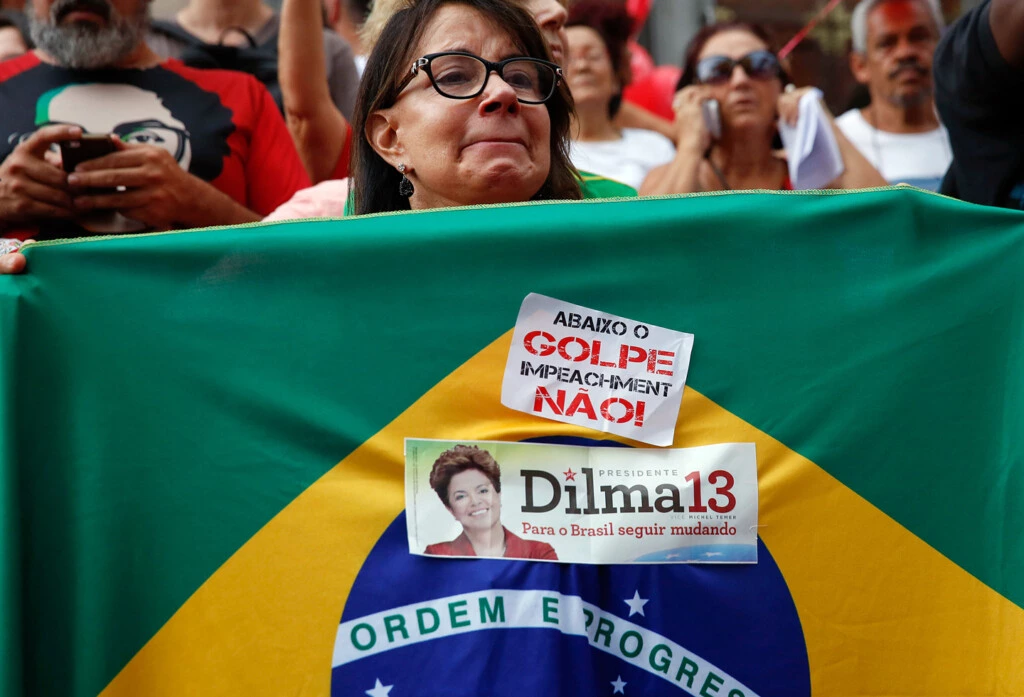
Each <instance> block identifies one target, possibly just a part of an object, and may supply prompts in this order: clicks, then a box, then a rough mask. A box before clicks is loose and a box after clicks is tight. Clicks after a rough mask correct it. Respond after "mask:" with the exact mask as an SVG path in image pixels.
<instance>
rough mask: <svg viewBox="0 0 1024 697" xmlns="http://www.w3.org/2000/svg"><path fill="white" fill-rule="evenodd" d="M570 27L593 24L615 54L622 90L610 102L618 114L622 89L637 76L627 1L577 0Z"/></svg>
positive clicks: (614, 66)
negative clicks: (632, 63) (625, 3)
mask: <svg viewBox="0 0 1024 697" xmlns="http://www.w3.org/2000/svg"><path fill="white" fill-rule="evenodd" d="M565 26H566V28H568V27H589V28H590V29H593V30H594V31H596V32H597V35H598V36H600V37H601V40H602V41H603V42H604V47H605V49H607V51H608V57H609V58H611V62H612V71H613V72H614V73H615V77H616V78H617V79H618V81H619V89H620V92H619V94H617V95H615V96H614V97H612V100H611V103H610V104H609V105H608V112H609V116H612V117H614V116H615V114H617V113H618V111H619V107H621V106H622V92H621V90H622V89H625V87H626V85H628V84H629V83H630V82H632V80H633V72H632V70H630V56H629V34H630V31H631V30H632V28H633V19H632V18H631V17H630V16H629V13H628V12H626V7H625V5H622V4H619V3H617V2H611V1H610V0H577V2H574V3H573V4H572V6H571V7H570V8H569V19H568V21H567V22H566V23H565Z"/></svg>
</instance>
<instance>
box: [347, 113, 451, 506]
mask: <svg viewBox="0 0 1024 697" xmlns="http://www.w3.org/2000/svg"><path fill="white" fill-rule="evenodd" d="M396 126H397V124H396V123H395V119H394V114H393V113H392V112H391V111H389V110H387V109H381V110H379V111H375V112H373V113H372V114H370V117H369V118H368V119H367V120H366V140H367V142H368V143H369V144H370V147H371V148H373V149H374V151H376V153H377V154H378V155H380V156H381V158H382V159H383V160H384V161H385V162H387V163H388V164H390V165H391V166H392V167H397V166H398V163H399V162H400V161H401V159H402V156H403V155H404V154H405V148H403V147H402V144H401V142H400V141H399V138H398V130H397V127H396ZM449 510H451V509H449Z"/></svg>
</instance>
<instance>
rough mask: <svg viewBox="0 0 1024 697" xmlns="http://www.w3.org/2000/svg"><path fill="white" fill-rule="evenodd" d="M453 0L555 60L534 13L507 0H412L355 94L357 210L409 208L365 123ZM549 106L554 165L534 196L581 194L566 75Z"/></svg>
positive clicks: (535, 53)
mask: <svg viewBox="0 0 1024 697" xmlns="http://www.w3.org/2000/svg"><path fill="white" fill-rule="evenodd" d="M451 4H457V5H465V6H467V7H470V8H473V9H475V10H477V11H478V12H480V13H481V14H483V15H484V16H485V17H487V18H489V19H490V20H492V21H493V22H494V24H495V25H496V26H498V27H501V29H503V30H504V31H506V32H508V35H509V36H510V37H511V38H512V40H513V42H514V43H515V44H516V46H517V47H518V49H519V50H521V51H522V52H523V55H526V56H531V57H533V58H543V59H545V60H551V53H550V51H549V50H548V47H547V44H546V43H545V41H544V37H543V36H541V33H540V30H539V29H538V28H537V25H536V24H535V23H534V21H533V18H532V17H531V16H530V14H529V13H527V12H526V11H525V10H523V9H521V8H520V7H518V6H517V5H515V4H513V3H510V2H508V0H412V2H411V3H410V5H409V6H408V7H406V8H405V9H402V10H399V11H398V12H396V13H395V14H394V15H393V16H392V17H391V19H390V20H388V23H387V24H386V25H385V26H384V30H383V31H382V32H381V35H380V38H379V39H378V40H377V43H376V45H375V46H374V48H373V51H372V52H371V53H370V57H369V59H368V60H367V62H366V70H365V71H364V73H363V79H362V81H361V82H360V85H359V96H358V98H357V99H356V108H355V117H354V120H353V123H352V128H353V137H354V141H355V142H354V144H353V147H352V162H351V167H350V171H351V185H352V186H351V189H352V196H353V199H354V211H355V213H356V215H364V214H367V213H382V212H387V211H399V210H409V199H408V198H406V197H404V196H402V195H401V194H399V193H398V184H399V181H401V175H400V174H399V173H398V171H397V170H395V168H394V167H392V166H391V165H390V164H388V163H387V162H386V161H385V160H384V158H382V157H381V156H380V155H379V154H377V152H376V151H375V150H374V149H373V147H372V146H371V145H370V143H369V141H368V140H367V138H366V123H367V120H368V119H369V117H370V114H372V113H374V112H375V111H378V110H380V109H386V108H388V107H389V106H391V105H393V104H394V103H395V100H396V99H397V98H398V94H399V92H400V91H401V89H400V86H401V85H402V81H403V79H404V78H405V77H406V75H408V74H409V69H410V67H411V66H412V62H413V60H415V58H416V56H413V55H412V53H413V51H414V50H416V46H417V44H418V43H419V40H420V37H421V36H422V34H423V31H424V28H425V27H426V26H427V25H428V24H429V22H430V19H431V18H432V17H433V16H434V13H436V12H437V11H438V10H439V9H440V8H441V7H443V6H444V5H451ZM544 106H545V107H546V108H547V110H548V117H549V119H550V121H551V169H550V170H549V171H548V176H547V179H545V180H544V184H543V185H542V186H541V188H540V190H539V191H538V192H537V193H536V194H535V195H534V196H533V199H534V200H540V199H578V198H581V197H582V195H581V194H580V187H579V180H578V179H577V176H576V170H575V168H574V167H573V166H572V162H571V161H570V160H569V125H570V122H571V120H572V113H573V105H572V97H571V96H570V95H569V89H568V88H567V87H566V86H565V82H564V80H563V81H561V82H560V83H559V85H558V88H557V89H556V90H555V94H554V95H552V97H551V98H550V99H549V100H548V101H546V102H545V103H544Z"/></svg>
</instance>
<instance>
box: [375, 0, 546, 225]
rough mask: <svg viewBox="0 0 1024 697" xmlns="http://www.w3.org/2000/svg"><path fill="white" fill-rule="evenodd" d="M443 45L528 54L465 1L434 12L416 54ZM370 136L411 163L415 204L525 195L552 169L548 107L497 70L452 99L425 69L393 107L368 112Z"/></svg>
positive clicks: (395, 161)
mask: <svg viewBox="0 0 1024 697" xmlns="http://www.w3.org/2000/svg"><path fill="white" fill-rule="evenodd" d="M441 51H465V52H468V53H472V54H474V55H477V56H480V57H481V58H484V59H486V60H490V61H500V60H503V59H505V58H509V57H512V56H521V55H523V51H522V50H521V49H520V48H518V47H517V46H516V44H515V42H514V41H513V39H512V37H511V36H509V34H507V33H506V32H505V31H504V30H503V29H501V28H500V27H498V26H496V25H495V24H494V23H493V22H492V21H491V20H490V19H488V18H487V17H485V16H484V15H482V14H481V13H480V12H478V11H477V10H475V9H472V8H470V7H467V6H465V5H460V4H451V5H444V6H443V7H441V9H439V10H438V11H437V12H436V13H435V14H434V16H433V17H432V18H431V19H430V21H429V23H428V24H427V27H426V29H425V30H424V32H423V36H422V38H421V39H420V40H419V42H418V44H417V45H416V49H415V50H414V51H413V53H412V55H413V57H414V59H416V58H419V57H420V56H424V55H427V54H431V53H438V52H441ZM408 67H411V64H410V66H403V70H405V69H408ZM435 77H437V74H436V73H435ZM367 138H369V141H370V144H371V145H372V146H373V148H374V149H375V150H376V151H377V152H378V154H380V155H381V157H383V158H384V160H386V161H387V162H388V163H389V164H390V165H391V166H392V167H395V168H396V169H397V168H398V165H399V164H404V165H405V166H406V171H407V174H408V177H409V179H410V180H411V181H412V183H413V186H414V189H415V193H413V195H412V198H411V200H410V204H411V207H412V208H413V209H422V208H439V207H445V206H459V205H473V204H484V203H510V202H515V201H528V200H529V199H530V198H531V197H533V195H534V194H536V193H537V191H539V190H540V188H541V186H543V184H544V181H545V180H546V179H547V176H548V172H549V170H550V168H551V121H550V118H549V117H548V111H547V108H546V107H545V106H544V105H543V104H521V103H520V102H519V101H518V100H517V98H516V93H515V92H514V91H513V89H512V88H511V87H509V85H508V84H507V83H506V82H505V81H504V80H502V79H501V78H500V77H498V75H497V73H491V75H490V77H489V78H488V80H487V87H486V88H485V89H484V91H483V93H481V94H480V95H478V96H476V97H473V98H472V99H449V98H447V97H444V96H442V95H440V94H438V92H437V91H436V90H435V89H434V87H433V86H432V85H431V82H430V78H429V77H428V76H427V74H426V71H424V70H421V71H419V73H418V74H417V75H416V76H415V77H413V79H412V81H411V82H410V83H409V84H408V85H406V87H405V89H404V90H403V91H402V92H401V94H399V96H398V99H397V100H396V101H395V104H394V105H393V106H391V107H389V108H387V109H382V110H380V111H377V112H374V113H373V114H371V115H370V118H369V119H368V121H367Z"/></svg>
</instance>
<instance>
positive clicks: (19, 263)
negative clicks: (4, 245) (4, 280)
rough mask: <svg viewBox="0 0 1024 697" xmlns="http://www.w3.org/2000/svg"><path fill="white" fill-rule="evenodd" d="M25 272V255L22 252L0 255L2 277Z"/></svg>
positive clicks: (0, 273)
mask: <svg viewBox="0 0 1024 697" xmlns="http://www.w3.org/2000/svg"><path fill="white" fill-rule="evenodd" d="M24 270H25V255H24V254H22V253H21V252H11V253H9V254H3V255H0V275H4V274H11V273H21V272H22V271H24Z"/></svg>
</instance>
